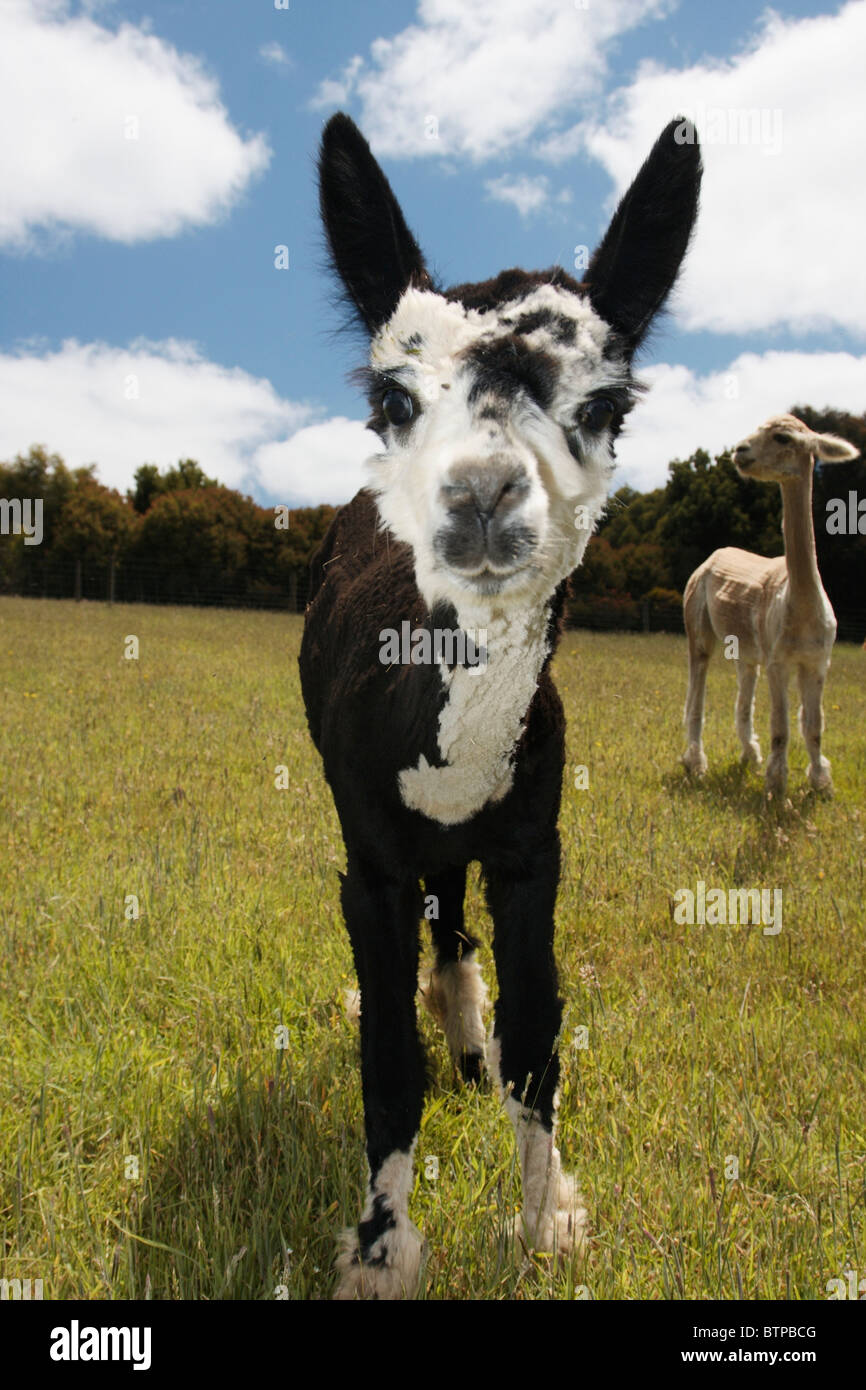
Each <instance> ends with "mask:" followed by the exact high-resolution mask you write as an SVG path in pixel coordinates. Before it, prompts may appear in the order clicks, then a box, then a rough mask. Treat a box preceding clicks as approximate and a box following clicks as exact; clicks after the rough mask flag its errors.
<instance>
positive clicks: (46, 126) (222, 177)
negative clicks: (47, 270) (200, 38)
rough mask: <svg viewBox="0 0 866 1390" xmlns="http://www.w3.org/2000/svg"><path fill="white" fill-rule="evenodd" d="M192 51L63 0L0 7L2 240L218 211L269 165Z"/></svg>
mask: <svg viewBox="0 0 866 1390" xmlns="http://www.w3.org/2000/svg"><path fill="white" fill-rule="evenodd" d="M269 158H270V152H269V150H268V146H267V143H266V141H265V140H264V138H263V137H262V136H261V135H255V136H250V137H248V138H244V137H242V136H241V135H240V134H238V132H237V131H236V130H235V129H234V128H233V127H232V125H231V123H230V121H229V118H228V115H227V113H226V111H225V109H224V107H223V106H222V103H221V101H220V96H219V89H218V85H217V83H216V82H215V80H214V79H213V78H212V77H210V76H209V75H208V74H207V73H206V72H205V71H204V69H203V68H202V66H201V64H200V62H199V61H198V60H197V59H196V58H194V57H192V56H191V55H189V54H182V53H179V52H178V51H177V50H176V49H175V48H173V47H172V46H171V45H170V44H168V43H166V42H164V41H163V40H162V39H159V38H157V37H155V36H154V35H152V34H149V33H147V32H145V30H144V29H142V28H137V27H136V26H135V25H132V24H122V25H121V26H120V27H119V28H118V29H117V30H116V31H115V30H111V29H108V28H105V27H102V26H101V25H99V24H97V23H96V22H95V21H94V20H93V19H91V18H89V17H88V16H87V15H86V14H84V15H77V16H73V15H71V14H70V10H69V5H68V2H67V0H3V4H2V6H0V187H2V190H3V197H2V203H0V209H2V210H0V245H3V244H5V245H8V246H12V247H17V248H21V249H29V248H30V247H31V246H33V245H34V244H35V239H36V238H35V234H36V233H37V232H39V231H41V232H42V234H43V235H44V234H45V232H46V230H47V231H48V232H49V233H50V234H52V235H54V236H56V235H57V234H62V233H64V232H65V233H68V232H69V231H70V230H74V231H84V232H90V233H94V234H96V235H99V236H103V237H107V238H110V239H112V240H116V241H121V242H135V241H141V240H149V239H152V238H154V237H163V236H174V235H175V234H176V233H178V232H179V231H181V230H182V229H184V228H186V227H189V226H198V225H201V224H203V223H207V222H212V221H214V220H215V219H217V218H218V217H220V216H221V215H223V214H224V213H225V212H226V211H227V210H228V209H229V208H230V207H231V206H232V204H233V203H234V202H236V200H237V199H238V198H239V197H240V195H241V194H242V193H243V191H244V190H245V189H246V187H247V186H248V184H249V182H250V180H251V179H252V178H253V177H254V176H255V175H256V174H258V173H260V172H261V171H262V170H263V169H264V168H265V167H266V165H267V163H268V160H269Z"/></svg>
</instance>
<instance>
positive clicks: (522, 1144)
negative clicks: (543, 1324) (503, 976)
mask: <svg viewBox="0 0 866 1390" xmlns="http://www.w3.org/2000/svg"><path fill="white" fill-rule="evenodd" d="M500 1056H501V1048H500V1042H499V1039H498V1038H496V1037H491V1039H490V1042H489V1044H488V1067H489V1069H490V1072H491V1074H492V1075H493V1077H494V1080H495V1081H496V1084H497V1086H498V1087H499V1091H500V1095H501V1096H502V1099H503V1101H504V1103H505V1110H506V1113H507V1114H508V1118H509V1119H510V1120H511V1123H512V1125H513V1127H514V1136H515V1139H516V1140H517V1153H518V1156H519V1158H520V1175H521V1179H522V1183H523V1215H522V1224H523V1234H524V1238H525V1240H526V1243H527V1245H529V1246H530V1247H531V1248H532V1249H533V1250H544V1251H548V1250H549V1251H553V1252H555V1253H557V1254H560V1255H568V1254H572V1253H574V1252H576V1251H579V1250H580V1249H581V1247H582V1246H583V1243H584V1240H585V1238H586V1223H587V1213H586V1209H585V1208H584V1206H583V1205H582V1200H581V1197H580V1193H579V1192H578V1188H577V1180H576V1179H575V1178H573V1177H571V1176H570V1175H569V1174H568V1173H564V1172H563V1171H562V1159H561V1157H560V1153H559V1150H558V1149H557V1147H556V1144H555V1142H554V1132H551V1131H549V1130H547V1129H545V1127H544V1125H543V1124H542V1123H541V1121H540V1119H539V1118H538V1115H537V1114H536V1112H535V1111H534V1110H529V1109H527V1107H526V1106H525V1105H521V1103H520V1101H519V1100H516V1099H515V1097H514V1096H513V1095H512V1094H511V1092H510V1090H509V1091H507V1092H506V1091H505V1089H504V1087H503V1085H502V1071H501V1066H500ZM558 1104H559V1097H558V1096H557V1097H556V1098H555V1100H554V1107H553V1108H554V1115H555V1114H556V1109H557V1107H558ZM554 1130H555V1125H554Z"/></svg>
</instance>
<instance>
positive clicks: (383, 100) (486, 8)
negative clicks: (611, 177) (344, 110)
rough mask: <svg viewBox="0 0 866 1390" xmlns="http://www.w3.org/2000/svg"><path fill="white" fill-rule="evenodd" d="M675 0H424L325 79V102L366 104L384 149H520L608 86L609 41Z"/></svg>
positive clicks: (482, 152) (372, 136)
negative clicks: (390, 32)
mask: <svg viewBox="0 0 866 1390" xmlns="http://www.w3.org/2000/svg"><path fill="white" fill-rule="evenodd" d="M670 8H671V3H670V0H604V3H603V4H596V3H590V4H588V5H587V6H586V8H583V7H580V6H577V5H575V4H573V3H570V2H569V0H532V3H529V4H527V2H526V0H474V3H473V4H471V5H469V4H467V3H466V0H419V4H418V16H417V20H416V22H415V23H414V24H411V25H409V26H408V28H406V29H403V30H402V31H401V32H400V33H398V34H397V35H396V36H395V37H394V38H379V39H376V40H375V42H374V43H373V44H372V45H371V48H370V56H369V58H368V59H367V60H364V59H363V58H362V57H361V56H360V55H356V56H355V57H353V58H352V60H351V62H350V63H349V64H348V65H347V67H346V68H345V69H344V71H343V73H342V74H341V75H340V77H339V78H338V79H329V80H328V81H327V82H324V83H322V84H321V85H320V87H319V89H318V92H317V94H316V97H315V98H314V103H313V104H314V105H316V106H330V105H334V104H337V103H339V104H345V103H346V102H347V101H348V100H349V99H350V98H351V97H356V98H357V99H358V100H359V101H360V103H361V116H360V122H361V125H362V127H363V130H364V133H365V135H366V136H367V138H368V139H369V140H370V142H371V144H372V146H373V148H374V149H375V150H376V152H377V154H381V155H391V156H417V155H429V154H433V155H452V154H463V155H468V156H469V157H470V158H472V159H483V158H487V157H489V156H491V155H497V154H502V153H506V152H510V151H512V150H513V149H514V147H515V145H519V144H522V143H523V142H525V141H526V140H527V139H528V138H529V137H530V136H531V135H533V134H534V133H536V131H537V130H538V129H539V128H545V127H546V126H547V124H548V123H550V122H551V121H553V120H554V119H555V118H556V117H557V116H558V115H559V113H560V112H561V111H562V110H564V109H568V108H569V107H574V106H575V104H576V103H578V102H579V101H581V100H585V99H586V98H588V97H590V96H597V95H598V94H599V93H600V91H601V90H602V87H603V82H604V78H605V76H606V64H605V56H604V49H605V46H606V45H607V44H608V43H609V41H610V40H611V39H612V38H614V37H615V36H616V35H617V34H621V33H623V32H625V31H626V30H628V29H631V28H633V27H634V26H635V25H637V24H639V23H641V21H643V20H645V19H648V18H655V17H658V16H659V15H662V14H664V13H666V12H667V11H668V10H669V9H670Z"/></svg>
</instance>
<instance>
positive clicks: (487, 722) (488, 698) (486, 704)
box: [399, 608, 549, 825]
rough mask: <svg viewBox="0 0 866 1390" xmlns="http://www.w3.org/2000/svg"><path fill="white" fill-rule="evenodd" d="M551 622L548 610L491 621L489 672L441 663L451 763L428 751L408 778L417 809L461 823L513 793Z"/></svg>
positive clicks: (409, 798) (442, 721) (445, 743)
mask: <svg viewBox="0 0 866 1390" xmlns="http://www.w3.org/2000/svg"><path fill="white" fill-rule="evenodd" d="M458 619H459V620H460V623H461V626H462V625H463V617H462V615H460V614H458ZM547 622H548V611H547V609H546V608H545V609H543V610H542V611H541V612H536V613H526V612H521V613H517V614H515V616H514V618H513V619H511V620H510V621H508V620H506V619H504V618H497V619H490V620H489V623H488V628H487V665H486V667H485V668H484V669H483V670H479V669H476V670H475V671H474V672H473V670H472V669H471V668H467V667H463V666H457V667H455V668H454V670H453V671H451V672H449V670H448V668H447V666H445V665H444V663H443V664H441V665H440V671H441V673H442V679H443V682H444V684H445V685H446V687H447V689H448V696H447V699H446V701H445V704H444V706H443V708H442V712H441V714H440V716H439V729H438V744H439V754H440V757H441V758H442V759H443V761H445V762H446V763H447V766H446V767H431V765H430V764H429V763H428V762H427V759H426V758H425V757H424V755H423V754H422V755H421V757H420V758H419V759H418V763H417V765H416V766H415V767H414V768H407V769H405V770H404V771H403V772H401V773H400V777H399V782H400V795H401V796H402V798H403V801H404V803H405V804H406V805H407V806H408V807H410V808H411V809H412V810H415V811H421V812H422V813H423V814H424V815H425V816H429V817H430V819H431V820H435V821H438V822H439V824H440V825H459V824H460V823H461V822H462V821H465V820H469V818H470V817H471V816H474V815H475V814H476V813H477V812H478V811H480V810H481V808H482V807H483V806H485V805H486V804H487V803H488V802H489V801H494V802H495V801H501V799H502V798H503V797H504V796H505V794H506V792H508V791H509V790H510V787H511V781H512V767H511V756H512V754H513V752H514V748H515V745H516V743H517V741H518V739H519V738H520V735H521V732H522V720H523V717H524V715H525V714H526V711H527V709H528V708H529V703H530V701H531V699H532V697H533V695H534V694H535V689H536V686H537V685H538V677H539V675H540V673H541V668H542V666H543V664H544V660H545V658H546V656H547V654H548V651H549V645H548V641H547Z"/></svg>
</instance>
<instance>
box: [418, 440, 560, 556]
mask: <svg viewBox="0 0 866 1390" xmlns="http://www.w3.org/2000/svg"><path fill="white" fill-rule="evenodd" d="M529 492H530V480H529V477H528V475H527V473H526V470H525V468H524V467H523V465H522V464H521V463H519V462H518V461H516V460H515V459H513V458H508V457H504V456H503V457H495V456H494V457H491V458H488V459H485V460H484V461H483V462H479V461H477V460H468V459H467V460H461V461H459V462H457V463H455V464H454V465H453V466H452V468H451V470H450V472H449V473H448V476H447V478H446V480H445V482H444V483H443V485H442V488H441V490H440V500H441V502H442V504H443V506H444V508H445V512H446V514H447V520H446V521H445V524H444V525H443V526H442V527H441V528H440V530H439V531H438V532H437V534H436V536H435V538H434V547H435V549H436V552H437V554H438V555H439V556H440V557H441V558H442V559H443V560H444V561H445V563H446V564H448V565H450V566H452V567H453V568H454V569H458V570H464V571H469V572H474V571H476V570H478V569H480V568H482V567H489V566H491V565H493V566H495V567H496V569H497V571H499V570H502V571H504V570H511V569H514V568H515V567H516V566H518V565H519V564H521V563H523V562H524V561H525V559H526V557H527V555H528V554H529V552H530V551H531V550H532V548H533V546H534V545H535V541H536V537H535V533H534V531H533V529H532V527H531V525H530V524H528V522H527V520H526V517H525V513H524V509H523V507H522V505H521V504H522V503H523V501H524V500H525V498H526V497H527V495H528V494H529Z"/></svg>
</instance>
